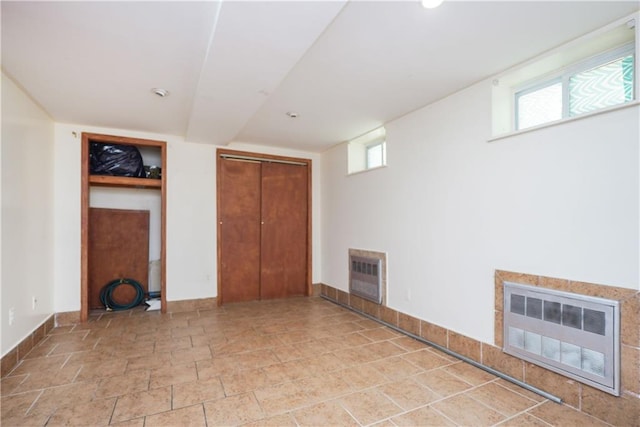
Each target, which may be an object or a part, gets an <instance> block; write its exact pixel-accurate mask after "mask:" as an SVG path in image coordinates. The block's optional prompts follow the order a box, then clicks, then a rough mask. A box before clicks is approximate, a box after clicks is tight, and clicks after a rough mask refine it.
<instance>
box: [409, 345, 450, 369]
mask: <svg viewBox="0 0 640 427" xmlns="http://www.w3.org/2000/svg"><path fill="white" fill-rule="evenodd" d="M402 358H403V359H404V360H406V361H408V362H411V363H413V364H414V365H416V366H417V367H419V368H421V369H424V370H425V371H428V370H431V369H436V368H440V367H442V366H446V365H450V364H451V362H449V361H448V360H446V359H444V358H442V357H440V356H438V355H436V354H434V353H433V352H431V351H429V350H427V349H422V350H418V351H413V352H411V353H407V354H405V355H403V356H402Z"/></svg>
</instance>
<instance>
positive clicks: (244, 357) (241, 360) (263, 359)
mask: <svg viewBox="0 0 640 427" xmlns="http://www.w3.org/2000/svg"><path fill="white" fill-rule="evenodd" d="M230 357H231V360H233V362H234V364H235V365H236V369H238V370H243V369H256V368H262V367H265V366H269V365H273V364H276V363H280V360H278V358H277V357H276V356H275V354H273V352H272V351H271V350H270V349H263V350H257V351H249V352H246V353H241V354H236V355H233V356H230Z"/></svg>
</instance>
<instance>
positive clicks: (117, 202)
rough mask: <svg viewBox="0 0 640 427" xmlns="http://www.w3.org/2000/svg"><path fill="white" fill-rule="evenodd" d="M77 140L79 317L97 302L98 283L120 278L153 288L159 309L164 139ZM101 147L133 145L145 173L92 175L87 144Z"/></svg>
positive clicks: (123, 293) (122, 291)
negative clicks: (140, 175)
mask: <svg viewBox="0 0 640 427" xmlns="http://www.w3.org/2000/svg"><path fill="white" fill-rule="evenodd" d="M81 144H82V145H81V159H82V163H81V185H82V189H81V261H80V262H81V277H80V286H81V289H80V290H81V292H80V298H81V303H80V320H81V321H83V322H84V321H86V320H87V319H88V316H89V310H90V309H94V308H96V307H99V306H100V305H101V304H100V303H99V292H100V289H101V288H102V286H104V285H105V284H106V283H108V282H109V281H111V280H114V279H121V278H133V279H135V280H137V281H139V282H141V283H140V284H141V286H142V287H143V289H144V290H145V292H146V291H154V292H159V293H160V297H161V311H162V312H163V313H164V312H166V292H165V288H166V285H165V276H166V273H165V272H166V265H165V264H166V176H167V170H166V143H165V142H164V141H156V140H149V139H140V138H127V137H120V136H112V135H101V134H94V133H83V134H82V141H81ZM107 145H119V146H133V147H136V148H137V150H138V151H139V153H140V154H141V156H142V160H143V163H144V165H145V168H147V169H149V173H148V175H145V177H131V176H114V175H106V174H92V173H91V167H90V152H91V148H92V147H94V149H95V148H96V147H103V146H107ZM150 272H152V273H153V274H149V273H150ZM120 276H125V277H120ZM126 276H135V277H126ZM152 279H153V280H152ZM158 282H159V283H158ZM128 292H131V288H129V287H128V286H120V287H118V296H119V297H120V298H123V299H124V300H127V299H129V296H128V295H127V293H128ZM114 294H115V291H114ZM129 300H130V299H129Z"/></svg>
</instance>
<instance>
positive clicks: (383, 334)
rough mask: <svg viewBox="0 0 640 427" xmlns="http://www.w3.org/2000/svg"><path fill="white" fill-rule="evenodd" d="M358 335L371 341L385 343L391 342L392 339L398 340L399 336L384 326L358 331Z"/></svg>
mask: <svg viewBox="0 0 640 427" xmlns="http://www.w3.org/2000/svg"><path fill="white" fill-rule="evenodd" d="M359 333H360V335H363V336H365V337H367V338H369V339H370V340H371V341H386V340H391V339H393V338H398V337H399V336H400V334H399V333H398V332H395V331H394V330H392V329H389V328H387V327H386V326H378V327H377V328H373V329H365V330H362V331H359Z"/></svg>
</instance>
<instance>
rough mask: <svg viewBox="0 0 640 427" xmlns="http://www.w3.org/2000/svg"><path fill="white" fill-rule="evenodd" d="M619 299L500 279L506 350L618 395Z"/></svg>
mask: <svg viewBox="0 0 640 427" xmlns="http://www.w3.org/2000/svg"><path fill="white" fill-rule="evenodd" d="M619 322H620V313H619V304H618V302H617V301H612V300H607V299H602V298H595V297H589V296H584V295H579V294H573V293H568V292H560V291H555V290H548V289H543V288H539V287H535V286H527V285H521V284H516V283H509V282H504V337H505V340H504V341H505V347H504V351H505V352H506V353H509V354H512V355H514V356H517V357H520V358H522V359H525V360H528V361H530V362H532V363H535V364H537V365H541V366H544V367H546V368H548V369H550V370H553V371H555V372H558V373H561V374H563V375H566V376H569V377H571V378H574V379H576V380H578V381H580V382H583V383H586V384H589V385H591V386H593V387H596V388H598V389H600V390H603V391H606V392H608V393H611V394H614V395H616V396H619V395H620V351H619V348H620V343H619Z"/></svg>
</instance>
